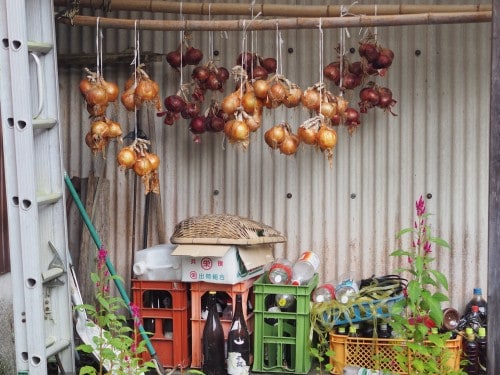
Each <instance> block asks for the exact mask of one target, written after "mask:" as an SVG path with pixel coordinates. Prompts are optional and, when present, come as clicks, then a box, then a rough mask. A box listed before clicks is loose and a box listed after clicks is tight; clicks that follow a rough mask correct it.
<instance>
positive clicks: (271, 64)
mask: <svg viewBox="0 0 500 375" xmlns="http://www.w3.org/2000/svg"><path fill="white" fill-rule="evenodd" d="M259 63H260V66H262V67H263V68H264V69H266V71H267V72H268V73H269V74H272V73H276V68H277V67H278V63H277V61H276V59H275V58H273V57H267V58H265V59H261V60H260V61H259Z"/></svg>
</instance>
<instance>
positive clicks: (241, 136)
mask: <svg viewBox="0 0 500 375" xmlns="http://www.w3.org/2000/svg"><path fill="white" fill-rule="evenodd" d="M249 133H250V129H249V128H248V125H247V124H246V122H245V121H243V120H234V122H233V124H232V126H231V131H230V134H229V135H228V138H229V139H231V140H233V141H237V142H240V141H244V140H246V139H248V135H249Z"/></svg>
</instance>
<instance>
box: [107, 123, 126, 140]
mask: <svg viewBox="0 0 500 375" xmlns="http://www.w3.org/2000/svg"><path fill="white" fill-rule="evenodd" d="M107 124H108V131H107V133H106V136H107V137H109V138H117V137H121V135H122V134H123V132H122V127H121V125H120V124H119V123H118V122H115V121H112V120H108V121H107Z"/></svg>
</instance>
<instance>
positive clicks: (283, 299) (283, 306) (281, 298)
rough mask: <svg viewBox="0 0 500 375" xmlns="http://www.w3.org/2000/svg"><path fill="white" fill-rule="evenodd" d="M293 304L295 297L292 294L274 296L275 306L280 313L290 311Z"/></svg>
mask: <svg viewBox="0 0 500 375" xmlns="http://www.w3.org/2000/svg"><path fill="white" fill-rule="evenodd" d="M294 304H295V296H294V295H293V294H276V306H278V307H279V309H280V310H281V311H290V310H291V309H292V308H293V306H294Z"/></svg>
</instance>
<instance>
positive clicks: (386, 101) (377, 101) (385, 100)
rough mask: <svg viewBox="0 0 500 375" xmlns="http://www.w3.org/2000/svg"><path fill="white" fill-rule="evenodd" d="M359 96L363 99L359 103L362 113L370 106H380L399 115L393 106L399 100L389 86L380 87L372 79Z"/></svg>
mask: <svg viewBox="0 0 500 375" xmlns="http://www.w3.org/2000/svg"><path fill="white" fill-rule="evenodd" d="M359 98H360V99H361V100H360V102H359V103H358V105H359V110H360V112H361V113H366V112H367V111H368V110H369V109H370V108H375V107H378V108H381V109H383V110H384V111H385V112H387V111H388V112H390V113H391V114H392V115H393V116H397V114H395V113H394V112H393V111H392V107H394V106H395V105H396V103H397V101H396V100H394V99H393V97H392V91H391V90H390V89H388V88H387V87H380V86H378V85H377V84H375V82H373V81H370V82H369V83H368V84H367V86H366V87H364V88H363V89H362V90H361V91H360V92H359Z"/></svg>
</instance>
